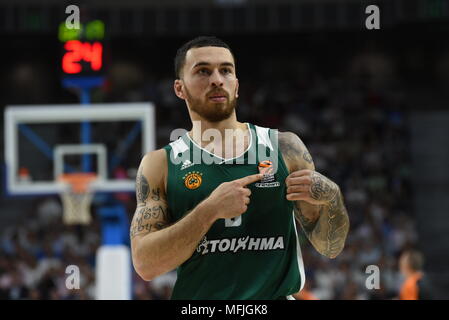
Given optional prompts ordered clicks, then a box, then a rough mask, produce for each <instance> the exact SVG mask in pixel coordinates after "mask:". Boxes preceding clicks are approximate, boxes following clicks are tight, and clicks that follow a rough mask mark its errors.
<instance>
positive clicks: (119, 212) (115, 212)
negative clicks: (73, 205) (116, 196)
mask: <svg viewBox="0 0 449 320" xmlns="http://www.w3.org/2000/svg"><path fill="white" fill-rule="evenodd" d="M98 213H99V215H100V219H101V228H102V245H109V246H110V245H120V244H121V245H128V244H129V237H128V227H129V223H128V217H127V214H126V210H125V207H124V206H123V205H120V204H116V205H111V206H107V207H101V208H99V209H98Z"/></svg>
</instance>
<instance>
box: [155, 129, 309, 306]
mask: <svg viewBox="0 0 449 320" xmlns="http://www.w3.org/2000/svg"><path fill="white" fill-rule="evenodd" d="M247 125H248V129H249V130H250V133H251V135H250V143H249V147H248V149H247V150H246V151H245V152H244V153H243V154H242V155H241V156H239V157H237V158H233V159H223V158H220V157H218V156H215V155H213V154H211V153H209V152H208V151H206V150H204V149H202V148H201V147H200V146H198V145H197V144H196V143H195V142H194V141H193V140H192V139H191V138H190V136H189V135H188V134H187V133H185V134H184V135H183V136H181V137H180V138H179V139H178V140H176V141H174V142H172V143H170V144H169V145H167V146H165V147H164V149H165V150H166V152H167V162H168V178H167V200H168V207H169V210H170V212H171V215H172V219H173V221H172V222H176V221H178V220H179V219H182V218H183V216H184V215H186V214H187V213H188V212H189V211H190V210H192V209H193V208H195V206H196V205H197V204H198V203H199V202H201V201H202V200H204V199H205V198H207V197H208V196H209V195H210V193H211V192H212V191H213V190H214V189H215V188H217V187H218V186H219V185H220V184H221V183H223V182H227V181H232V180H235V179H239V178H242V177H245V176H248V175H252V174H256V173H258V172H262V173H264V177H263V178H262V179H261V180H260V181H258V182H256V183H253V184H250V185H248V186H247V187H248V188H250V189H251V196H250V199H251V202H250V204H249V205H248V210H247V211H246V212H245V213H243V214H242V215H241V216H238V217H236V218H234V219H218V220H217V221H215V223H214V224H213V225H212V227H211V228H210V229H209V231H208V232H207V233H206V235H205V237H204V238H203V239H202V241H200V243H199V244H198V247H197V249H196V250H195V251H194V253H193V254H192V256H191V257H190V258H189V259H188V260H187V261H185V262H184V263H183V264H182V265H181V266H179V267H178V269H177V280H176V283H175V287H174V289H173V294H172V299H216V300H218V299H226V300H233V299H236V300H246V299H261V300H269V299H279V298H285V297H287V296H289V295H291V294H293V293H296V292H298V291H299V290H300V289H302V287H303V285H304V281H305V276H304V267H303V262H302V256H301V249H300V246H299V240H298V237H297V233H296V226H295V222H294V215H293V202H291V201H288V200H287V199H286V198H285V196H286V185H285V179H286V178H287V176H288V175H289V172H288V169H287V167H286V165H285V163H284V160H283V158H282V155H281V153H280V151H279V149H278V145H277V136H276V134H277V131H276V130H271V129H268V128H263V127H259V126H254V125H252V124H247ZM287 298H289V297H287Z"/></svg>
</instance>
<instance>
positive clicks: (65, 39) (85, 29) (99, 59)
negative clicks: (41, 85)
mask: <svg viewBox="0 0 449 320" xmlns="http://www.w3.org/2000/svg"><path fill="white" fill-rule="evenodd" d="M104 36H105V27H104V23H103V22H102V21H100V20H93V21H90V22H88V23H84V24H80V28H79V29H69V28H67V27H66V25H65V23H61V25H60V26H59V33H58V37H59V40H60V41H61V42H62V58H61V71H62V74H63V76H81V77H86V76H87V77H98V76H103V75H104V71H105V59H104V57H105V49H104V39H105V37H104Z"/></svg>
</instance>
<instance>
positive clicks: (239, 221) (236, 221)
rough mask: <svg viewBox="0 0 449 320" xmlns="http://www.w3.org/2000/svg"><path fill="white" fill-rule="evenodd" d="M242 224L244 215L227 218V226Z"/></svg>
mask: <svg viewBox="0 0 449 320" xmlns="http://www.w3.org/2000/svg"><path fill="white" fill-rule="evenodd" d="M241 224H242V216H238V217H234V218H231V219H225V227H238V226H240V225H241Z"/></svg>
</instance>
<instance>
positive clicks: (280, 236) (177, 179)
mask: <svg viewBox="0 0 449 320" xmlns="http://www.w3.org/2000/svg"><path fill="white" fill-rule="evenodd" d="M175 69H176V70H175V71H176V80H175V81H174V91H175V94H176V95H177V96H178V97H179V98H180V99H183V100H184V101H185V102H186V105H187V108H188V112H189V115H190V118H191V120H192V129H191V131H190V132H187V133H186V134H184V135H183V136H181V137H180V138H179V139H178V140H176V141H174V142H172V143H170V144H169V145H167V146H166V147H164V148H163V149H160V150H156V151H152V152H150V153H148V154H147V155H145V157H144V158H143V159H142V162H141V164H140V167H139V170H138V176H137V185H136V189H137V190H136V194H137V201H138V205H137V209H136V212H135V215H134V218H133V221H132V225H131V230H130V236H131V242H132V257H133V263H134V267H135V270H136V271H137V273H138V274H139V275H140V276H141V277H142V278H143V279H145V280H151V279H153V278H155V277H157V276H159V275H161V274H164V273H166V272H168V271H170V270H173V269H175V268H177V281H176V284H175V287H174V289H173V293H172V299H286V297H287V296H288V297H290V296H291V295H292V294H294V293H296V292H298V291H299V290H300V289H302V287H303V286H304V282H305V277H304V268H303V262H302V257H301V250H300V247H299V242H298V234H297V230H296V227H295V217H296V219H297V220H298V221H299V223H300V224H301V226H302V228H303V229H304V231H305V234H306V235H307V237H308V239H309V240H310V242H311V243H312V244H313V246H314V247H315V248H316V250H318V252H320V253H321V254H323V255H325V256H326V257H329V258H335V257H336V256H337V255H338V254H339V253H340V252H341V251H342V249H343V247H344V243H345V239H346V235H347V233H348V229H349V220H348V215H347V212H346V209H345V206H344V203H343V197H342V194H341V192H340V189H339V187H338V185H337V184H335V183H334V182H332V181H331V180H330V179H328V178H326V177H325V176H323V175H321V174H320V173H318V172H316V171H315V167H314V164H313V161H312V157H311V156H310V154H309V152H308V151H307V148H306V147H305V145H304V144H303V143H302V141H301V140H300V139H299V138H298V136H296V135H295V134H293V133H289V132H285V133H279V134H278V135H277V134H276V131H275V130H271V129H268V128H261V127H258V126H255V125H253V124H249V123H241V122H238V121H237V118H236V113H235V108H236V102H237V98H238V88H239V85H238V80H237V77H236V67H235V60H234V57H233V54H232V52H231V50H230V48H229V47H228V46H227V45H226V44H225V43H224V42H222V41H221V40H219V39H217V38H215V37H199V38H196V39H194V40H192V41H190V42H188V43H186V44H185V45H184V46H183V47H181V48H180V49H179V50H178V52H177V55H176V58H175ZM210 129H213V130H215V131H214V132H218V133H220V134H221V137H225V135H226V132H225V131H226V130H232V131H240V132H241V133H242V134H241V135H240V136H239V135H236V137H237V138H236V137H234V138H233V139H225V138H222V139H220V138H214V139H213V141H212V142H211V141H210V139H203V133H205V132H206V131H207V130H210ZM273 137H274V138H273ZM229 140H230V141H229ZM217 150H218V151H217ZM240 150H241V152H239V151H240ZM256 151H257V152H256ZM261 151H262V152H261ZM277 151H279V152H277ZM264 153H266V154H269V153H273V154H275V156H274V157H272V158H271V159H270V160H267V159H266V158H264V159H262V158H261V156H260V154H264ZM195 154H201V155H202V156H204V155H206V156H208V157H210V158H211V159H212V160H213V163H212V164H205V163H199V162H198V161H194V160H192V157H194V155H195ZM181 158H182V159H187V160H183V161H179V160H180V159H181ZM250 159H253V160H254V159H255V161H247V160H250ZM274 169H275V170H274ZM290 298H291V297H290Z"/></svg>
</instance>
